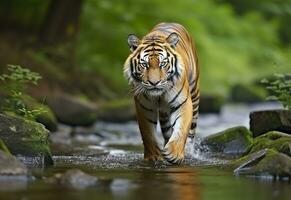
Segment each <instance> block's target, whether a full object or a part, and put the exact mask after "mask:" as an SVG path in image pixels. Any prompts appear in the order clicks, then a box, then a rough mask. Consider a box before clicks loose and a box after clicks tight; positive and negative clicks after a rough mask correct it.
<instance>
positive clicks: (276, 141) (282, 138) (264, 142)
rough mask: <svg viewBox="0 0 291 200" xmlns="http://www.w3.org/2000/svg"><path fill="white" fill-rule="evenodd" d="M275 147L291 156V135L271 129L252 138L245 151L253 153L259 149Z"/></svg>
mask: <svg viewBox="0 0 291 200" xmlns="http://www.w3.org/2000/svg"><path fill="white" fill-rule="evenodd" d="M265 148H269V149H275V150H277V151H278V152H281V153H284V154H286V155H288V156H291V136H290V135H288V134H285V133H281V132H278V131H271V132H268V133H266V134H264V135H261V136H259V137H257V138H255V139H254V142H253V144H252V145H251V146H250V148H249V150H248V152H247V153H254V152H256V151H259V150H261V149H265Z"/></svg>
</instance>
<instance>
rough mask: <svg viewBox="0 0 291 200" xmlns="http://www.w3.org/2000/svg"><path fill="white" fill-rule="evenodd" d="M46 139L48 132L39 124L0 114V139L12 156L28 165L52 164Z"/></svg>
mask: <svg viewBox="0 0 291 200" xmlns="http://www.w3.org/2000/svg"><path fill="white" fill-rule="evenodd" d="M48 137H49V131H48V130H47V129H46V128H45V127H44V126H43V125H42V124H40V123H37V122H34V121H30V120H26V119H23V118H21V117H17V116H8V115H3V114H0V138H1V139H2V140H3V142H4V143H5V144H6V146H7V148H8V149H9V150H10V152H11V153H12V154H13V155H15V156H17V157H19V158H21V159H22V160H23V161H24V162H26V164H28V165H34V166H35V165H38V166H41V167H43V166H49V165H52V164H53V160H52V157H51V152H50V148H49V144H48ZM31 162H34V163H31Z"/></svg>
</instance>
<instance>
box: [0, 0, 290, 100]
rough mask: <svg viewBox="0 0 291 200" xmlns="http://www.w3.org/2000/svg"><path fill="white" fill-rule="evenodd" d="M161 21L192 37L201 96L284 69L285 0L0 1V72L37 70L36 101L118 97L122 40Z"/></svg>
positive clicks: (124, 52)
mask: <svg viewBox="0 0 291 200" xmlns="http://www.w3.org/2000/svg"><path fill="white" fill-rule="evenodd" d="M160 22H178V23H181V24H182V25H184V26H185V27H186V28H187V29H188V31H189V32H190V34H191V35H192V37H193V38H194V40H195V42H196V45H197V49H198V55H199V62H200V67H201V76H202V77H201V87H202V89H201V90H202V93H204V94H219V95H222V96H224V97H227V96H228V93H229V90H230V88H231V87H232V86H233V85H236V84H246V85H247V84H250V83H252V82H256V81H258V80H260V79H262V78H263V77H268V76H270V75H272V74H273V73H275V72H280V73H284V72H290V71H291V70H290V69H291V66H290V61H291V57H290V53H291V26H290V22H291V0H256V1H255V0H183V1H176V0H138V1H137V0H25V1H23V0H0V23H1V27H0V52H1V53H0V66H1V67H0V72H3V71H5V68H6V65H7V64H20V65H22V66H24V67H28V68H31V69H32V70H34V71H36V72H39V73H40V74H41V75H42V76H43V77H44V78H43V80H42V82H41V84H40V87H41V88H40V89H38V90H36V91H32V93H35V94H36V95H48V94H49V93H50V92H55V91H64V92H67V93H73V94H75V95H80V96H82V95H83V96H86V97H89V98H94V99H95V98H101V99H110V98H120V97H125V96H127V95H128V91H129V90H128V86H127V82H126V80H125V79H124V78H123V73H122V68H123V62H124V61H125V59H126V57H127V56H128V54H129V49H128V46H127V42H126V41H127V36H128V34H130V33H135V34H137V35H138V36H140V37H142V36H143V35H145V34H146V33H147V32H149V31H150V30H151V28H152V27H153V26H154V25H156V24H157V23H160Z"/></svg>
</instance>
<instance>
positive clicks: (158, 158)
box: [144, 154, 164, 163]
mask: <svg viewBox="0 0 291 200" xmlns="http://www.w3.org/2000/svg"><path fill="white" fill-rule="evenodd" d="M144 160H145V161H149V162H154V163H155V162H157V161H162V160H164V158H163V156H162V155H161V154H160V155H149V156H144Z"/></svg>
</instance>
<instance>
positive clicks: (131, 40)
mask: <svg viewBox="0 0 291 200" xmlns="http://www.w3.org/2000/svg"><path fill="white" fill-rule="evenodd" d="M127 43H128V45H129V47H130V50H131V51H134V50H135V49H136V48H137V47H138V45H139V43H140V41H139V39H138V37H136V36H135V35H134V34H130V35H128V38H127Z"/></svg>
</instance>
